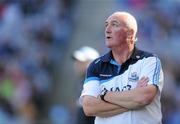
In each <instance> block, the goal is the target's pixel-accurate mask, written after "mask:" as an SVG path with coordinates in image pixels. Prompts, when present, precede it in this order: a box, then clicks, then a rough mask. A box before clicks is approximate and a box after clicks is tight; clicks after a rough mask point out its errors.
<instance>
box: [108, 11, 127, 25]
mask: <svg viewBox="0 0 180 124" xmlns="http://www.w3.org/2000/svg"><path fill="white" fill-rule="evenodd" d="M125 20H126V17H125V16H123V15H120V14H117V13H114V14H112V15H110V16H109V17H108V18H107V19H106V21H105V22H106V23H109V22H112V21H116V22H119V23H121V24H126V21H125Z"/></svg>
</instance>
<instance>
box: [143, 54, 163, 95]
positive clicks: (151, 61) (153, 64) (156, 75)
mask: <svg viewBox="0 0 180 124" xmlns="http://www.w3.org/2000/svg"><path fill="white" fill-rule="evenodd" d="M143 76H147V77H148V78H149V83H148V84H149V85H150V84H151V85H155V86H157V87H158V89H159V91H160V92H161V91H162V88H163V81H164V77H163V71H162V66H161V61H160V59H159V58H158V57H156V56H153V57H148V58H146V59H145V60H144V63H143V67H142V71H141V76H140V78H141V77H143Z"/></svg>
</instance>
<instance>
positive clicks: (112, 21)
mask: <svg viewBox="0 0 180 124" xmlns="http://www.w3.org/2000/svg"><path fill="white" fill-rule="evenodd" d="M108 23H118V24H120V22H118V21H117V20H111V21H110V22H108V21H105V24H108Z"/></svg>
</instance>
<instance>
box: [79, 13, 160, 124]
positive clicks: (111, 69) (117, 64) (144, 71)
mask: <svg viewBox="0 0 180 124" xmlns="http://www.w3.org/2000/svg"><path fill="white" fill-rule="evenodd" d="M136 33H137V22H136V19H135V18H134V17H133V16H132V15H131V14H129V13H127V12H115V13H113V14H112V15H110V16H109V17H108V18H107V20H106V22H105V45H106V46H107V47H108V48H110V49H111V50H110V52H109V53H107V54H105V55H104V56H101V57H100V58H98V59H96V60H95V61H93V62H92V63H91V64H90V66H89V67H88V70H87V75H86V79H85V81H84V85H83V91H82V94H81V97H80V100H81V101H82V105H83V109H84V112H85V114H86V115H87V116H96V119H95V124H161V119H162V114H161V104H160V96H161V91H162V87H163V72H162V68H161V63H160V60H159V58H158V57H157V56H155V55H153V54H150V53H147V52H144V51H141V50H138V49H137V48H136V47H135V41H136Z"/></svg>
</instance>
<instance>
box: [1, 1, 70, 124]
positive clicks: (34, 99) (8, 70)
mask: <svg viewBox="0 0 180 124" xmlns="http://www.w3.org/2000/svg"><path fill="white" fill-rule="evenodd" d="M71 9H72V1H71V0H1V1H0V124H34V123H35V124H36V123H37V124H44V123H48V119H47V116H48V114H49V113H48V111H49V110H48V105H49V104H50V103H49V101H50V100H49V95H50V93H51V90H52V85H53V82H54V79H53V70H54V68H56V65H57V64H56V62H57V61H58V60H60V59H62V57H61V56H62V54H63V52H64V49H66V47H67V45H68V41H69V37H70V36H71V32H72V25H73V21H72V18H71V12H70V11H71ZM58 62H59V61H58ZM53 109H54V108H53ZM53 109H52V113H53V112H54V111H53ZM58 109H59V108H58ZM60 109H61V108H60ZM49 116H50V117H52V118H53V117H54V116H53V114H49ZM44 118H45V119H44ZM52 120H53V119H52Z"/></svg>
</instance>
